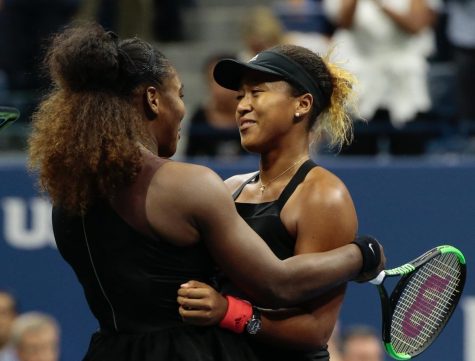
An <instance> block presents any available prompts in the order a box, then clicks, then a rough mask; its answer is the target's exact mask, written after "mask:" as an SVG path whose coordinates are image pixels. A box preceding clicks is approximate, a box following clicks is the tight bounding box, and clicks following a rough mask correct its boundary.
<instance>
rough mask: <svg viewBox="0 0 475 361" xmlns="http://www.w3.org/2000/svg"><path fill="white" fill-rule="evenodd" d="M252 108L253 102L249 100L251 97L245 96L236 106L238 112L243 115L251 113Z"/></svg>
mask: <svg viewBox="0 0 475 361" xmlns="http://www.w3.org/2000/svg"><path fill="white" fill-rule="evenodd" d="M251 110H252V106H251V102H250V101H249V97H247V96H244V97H242V98H241V99H240V100H239V103H238V105H237V108H236V112H237V113H238V114H239V115H240V116H242V115H244V114H246V113H249V112H250V111H251Z"/></svg>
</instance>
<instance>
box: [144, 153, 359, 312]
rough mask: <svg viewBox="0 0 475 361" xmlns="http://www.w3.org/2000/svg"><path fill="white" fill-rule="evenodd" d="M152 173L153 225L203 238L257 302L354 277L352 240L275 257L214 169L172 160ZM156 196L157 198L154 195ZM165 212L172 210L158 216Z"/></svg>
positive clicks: (312, 292) (291, 298)
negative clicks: (318, 250)
mask: <svg viewBox="0 0 475 361" xmlns="http://www.w3.org/2000/svg"><path fill="white" fill-rule="evenodd" d="M157 173H161V175H158V176H156V177H154V181H153V183H154V185H153V190H154V192H156V195H155V196H154V195H151V196H150V197H148V198H151V200H150V202H148V203H149V204H148V207H151V206H152V210H153V209H155V210H156V209H157V208H158V209H159V211H158V212H155V213H156V214H161V215H162V217H161V218H165V220H163V219H162V220H156V219H152V218H153V217H151V219H150V222H151V224H152V227H154V228H155V229H157V232H158V233H162V234H163V229H161V228H163V227H164V226H163V227H160V225H161V224H162V223H160V222H164V221H166V223H167V224H170V223H171V224H173V227H170V228H173V230H172V229H170V231H169V232H177V234H176V235H175V237H180V236H181V235H182V233H186V235H187V237H191V236H193V235H194V236H195V238H196V239H195V241H197V240H198V239H202V240H204V242H205V243H206V245H207V246H208V248H209V250H210V252H211V254H212V256H213V258H214V259H215V260H216V262H217V263H218V265H219V266H220V267H221V269H222V270H223V271H224V272H225V274H226V275H227V276H228V277H229V278H230V279H231V280H232V281H233V282H235V283H236V285H237V286H238V287H240V288H241V289H242V290H244V291H245V292H246V293H247V294H249V295H250V296H251V297H253V299H255V300H257V301H258V302H259V303H261V304H265V305H268V306H277V307H279V306H288V305H292V304H296V303H299V302H302V301H306V300H309V299H312V298H315V297H316V296H318V295H320V294H322V293H323V292H325V291H327V290H329V289H330V288H333V287H335V286H337V285H342V284H344V283H345V282H346V281H348V280H351V279H353V278H354V277H355V276H357V274H358V272H359V271H360V269H361V266H362V257H361V253H360V251H359V249H358V247H357V246H355V245H346V246H343V247H341V248H339V249H337V250H332V251H328V252H323V253H319V254H305V255H301V256H299V257H298V258H297V257H292V258H289V259H287V260H285V261H280V260H279V259H278V258H277V257H276V256H275V255H274V254H273V252H272V251H271V250H270V249H269V248H268V246H267V245H266V244H265V242H264V241H262V240H261V239H260V238H259V237H258V236H257V234H256V233H255V232H254V231H252V229H251V228H250V227H249V226H248V225H247V224H246V223H245V222H244V220H243V219H242V218H241V217H239V215H238V213H237V211H236V208H235V206H234V203H233V201H232V199H231V197H230V196H229V192H228V190H227V189H226V187H225V186H224V184H223V182H222V181H221V179H220V178H219V177H218V176H217V175H216V174H215V173H213V172H212V171H210V170H209V169H207V168H204V167H199V166H193V165H186V164H182V163H177V162H170V163H167V164H165V165H164V166H162V167H161V168H160V169H159V171H158V172H157ZM183 180H186V182H185V181H183ZM164 192H166V194H164ZM160 196H162V199H161V200H160V199H157V201H156V202H155V201H154V200H153V199H154V197H157V198H159V197H160ZM150 203H151V204H150ZM152 210H151V211H149V212H147V213H148V214H151V213H152ZM167 212H172V215H171V216H167V217H168V218H167V217H163V215H166V214H167ZM177 229H178V230H177ZM194 231H196V233H195V234H194V233H193V232H194ZM184 239H185V240H186V239H187V238H186V237H185V238H184ZM190 241H192V240H191V239H190Z"/></svg>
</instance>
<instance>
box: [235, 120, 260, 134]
mask: <svg viewBox="0 0 475 361" xmlns="http://www.w3.org/2000/svg"><path fill="white" fill-rule="evenodd" d="M256 123H257V122H256V121H255V120H251V119H241V120H240V121H239V130H241V131H242V130H246V129H249V128H250V127H252V126H253V125H255V124H256Z"/></svg>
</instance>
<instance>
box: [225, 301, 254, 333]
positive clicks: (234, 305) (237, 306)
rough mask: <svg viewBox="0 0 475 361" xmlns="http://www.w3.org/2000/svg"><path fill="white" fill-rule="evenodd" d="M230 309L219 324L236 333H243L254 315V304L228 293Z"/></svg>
mask: <svg viewBox="0 0 475 361" xmlns="http://www.w3.org/2000/svg"><path fill="white" fill-rule="evenodd" d="M225 297H226V299H227V300H228V309H227V311H226V314H225V315H224V317H223V319H222V320H221V322H220V323H219V326H220V327H222V328H226V329H228V330H231V331H233V332H235V333H242V332H243V331H244V327H246V324H247V322H248V321H249V320H250V319H251V317H252V305H251V304H250V303H249V302H247V301H244V300H241V299H239V298H236V297H233V296H229V295H226V296H225Z"/></svg>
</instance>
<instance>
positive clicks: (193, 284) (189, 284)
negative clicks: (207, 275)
mask: <svg viewBox="0 0 475 361" xmlns="http://www.w3.org/2000/svg"><path fill="white" fill-rule="evenodd" d="M180 287H182V288H208V287H209V288H210V287H211V286H210V285H208V284H206V283H203V282H200V281H195V280H191V281H188V282H186V283H183V284H182V285H180Z"/></svg>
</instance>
